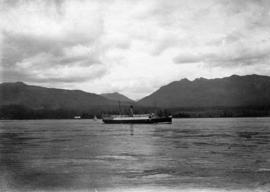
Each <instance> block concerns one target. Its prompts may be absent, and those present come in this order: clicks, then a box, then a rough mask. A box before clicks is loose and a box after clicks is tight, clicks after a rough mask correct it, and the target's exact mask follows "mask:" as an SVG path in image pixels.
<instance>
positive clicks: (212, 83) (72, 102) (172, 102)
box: [0, 75, 270, 113]
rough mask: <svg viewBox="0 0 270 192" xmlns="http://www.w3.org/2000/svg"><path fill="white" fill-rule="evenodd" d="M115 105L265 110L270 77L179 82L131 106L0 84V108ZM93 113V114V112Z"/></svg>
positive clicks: (114, 97) (114, 96)
mask: <svg viewBox="0 0 270 192" xmlns="http://www.w3.org/2000/svg"><path fill="white" fill-rule="evenodd" d="M118 101H121V102H122V105H123V106H126V107H128V106H129V105H130V103H132V104H133V105H135V106H136V108H142V109H146V108H149V109H150V108H151V107H152V109H153V107H158V108H161V109H171V108H179V107H180V108H181V107H185V108H188V107H249V106H252V107H254V106H255V107H256V106H258V107H269V106H270V77H269V76H261V75H246V76H238V75H233V76H230V77H225V78H217V79H205V78H198V79H195V80H194V81H190V80H188V79H182V80H180V81H174V82H172V83H170V84H168V85H165V86H163V87H161V88H160V89H158V90H157V91H155V92H154V93H152V94H150V95H149V96H146V97H144V98H142V99H141V100H139V101H137V102H135V101H132V100H131V99H129V98H127V97H126V96H124V95H122V94H119V93H109V94H108V93H107V94H101V95H98V94H94V93H87V92H84V91H80V90H65V89H55V88H45V87H39V86H32V85H27V84H25V83H22V82H16V83H2V84H0V107H3V106H10V105H19V106H24V107H27V108H29V109H31V110H43V109H45V110H47V109H48V110H58V109H68V110H74V111H89V110H92V111H93V110H94V109H95V110H99V111H112V110H114V111H117V110H118ZM93 113H94V112H93Z"/></svg>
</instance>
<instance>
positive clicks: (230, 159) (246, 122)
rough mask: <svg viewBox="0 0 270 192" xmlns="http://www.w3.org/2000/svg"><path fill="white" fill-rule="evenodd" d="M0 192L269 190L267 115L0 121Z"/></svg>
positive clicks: (269, 127)
mask: <svg viewBox="0 0 270 192" xmlns="http://www.w3.org/2000/svg"><path fill="white" fill-rule="evenodd" d="M0 186H1V187H0V189H1V190H0V191H73V190H77V191H93V192H96V191H200V190H202V189H203V190H205V191H227V190H229V191H270V118H234V119H233V118H232V119H229V118H228V119H174V120H173V124H171V125H170V124H157V125H133V126H132V125H106V124H103V123H102V122H101V121H93V120H34V121H0Z"/></svg>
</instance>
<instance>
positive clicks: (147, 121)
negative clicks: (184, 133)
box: [102, 117, 172, 124]
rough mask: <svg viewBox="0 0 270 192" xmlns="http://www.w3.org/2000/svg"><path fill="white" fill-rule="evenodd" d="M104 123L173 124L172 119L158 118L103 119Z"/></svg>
mask: <svg viewBox="0 0 270 192" xmlns="http://www.w3.org/2000/svg"><path fill="white" fill-rule="evenodd" d="M102 120H103V122H104V123H108V124H124V123H126V124H152V123H172V118H171V117H157V118H151V119H128V120H127V119H124V120H114V119H102Z"/></svg>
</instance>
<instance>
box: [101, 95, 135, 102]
mask: <svg viewBox="0 0 270 192" xmlns="http://www.w3.org/2000/svg"><path fill="white" fill-rule="evenodd" d="M100 95H101V96H103V97H105V98H106V99H109V100H112V101H120V102H127V103H133V102H134V101H133V100H132V99H130V98H128V97H127V96H125V95H123V94H120V93H117V92H114V93H103V94H100Z"/></svg>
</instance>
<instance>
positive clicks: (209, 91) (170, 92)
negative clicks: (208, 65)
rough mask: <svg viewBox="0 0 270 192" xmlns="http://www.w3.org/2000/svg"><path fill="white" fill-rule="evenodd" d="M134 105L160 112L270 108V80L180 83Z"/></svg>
mask: <svg viewBox="0 0 270 192" xmlns="http://www.w3.org/2000/svg"><path fill="white" fill-rule="evenodd" d="M137 104H138V105H142V106H156V107H162V108H174V107H243V106H270V77H269V76H261V75H246V76H238V75H232V76H230V77H225V78H218V79H204V78H198V79H195V80H194V81H189V80H188V79H182V80H180V81H175V82H172V83H170V84H168V85H166V86H163V87H161V88H160V89H159V90H157V91H155V92H154V93H152V94H151V95H149V96H147V97H145V98H143V99H141V100H139V101H138V103H137Z"/></svg>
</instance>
